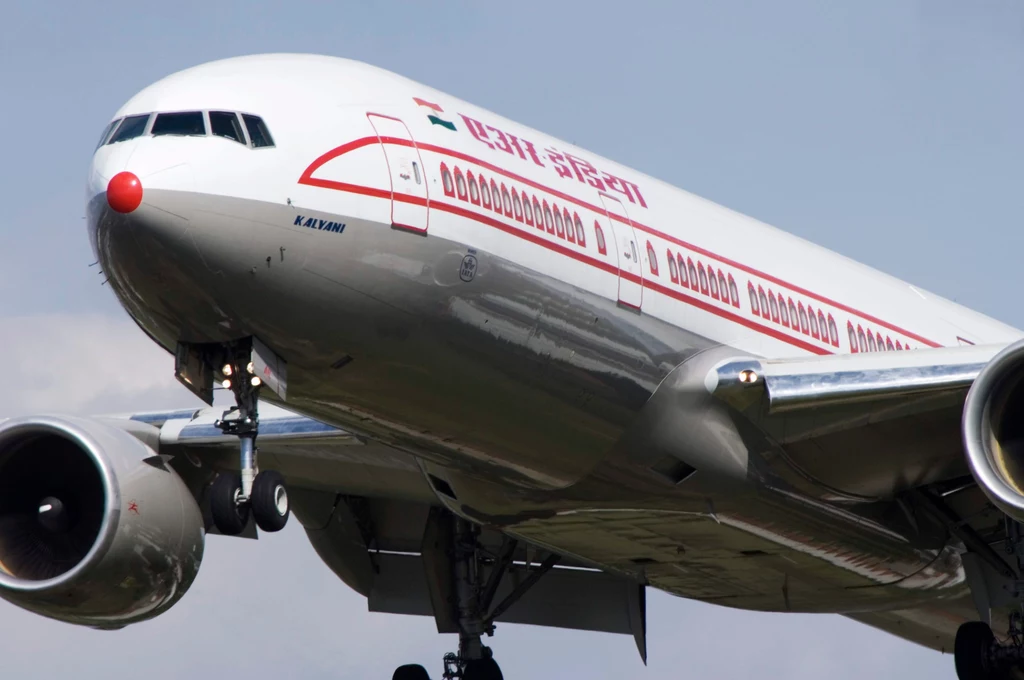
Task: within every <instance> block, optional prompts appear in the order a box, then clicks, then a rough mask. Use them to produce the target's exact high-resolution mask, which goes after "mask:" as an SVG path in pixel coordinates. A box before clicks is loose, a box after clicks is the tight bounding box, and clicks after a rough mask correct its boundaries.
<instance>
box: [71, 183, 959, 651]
mask: <svg viewBox="0 0 1024 680" xmlns="http://www.w3.org/2000/svg"><path fill="white" fill-rule="evenodd" d="M89 212H90V226H91V229H92V236H93V239H94V245H95V248H96V252H97V253H98V255H99V257H100V260H101V263H102V265H103V268H104V272H105V273H106V275H107V276H108V278H109V281H110V284H111V286H112V288H113V289H114V291H115V292H116V294H117V295H118V297H119V299H120V300H121V302H122V303H123V304H124V306H125V307H126V309H127V310H128V311H129V313H130V314H131V315H132V316H133V318H135V319H136V321H137V322H138V323H139V325H140V326H141V327H142V328H143V330H145V332H147V333H148V334H149V335H150V336H151V337H152V338H153V339H154V340H156V341H157V342H158V343H160V344H161V345H162V346H164V347H165V348H167V349H169V350H173V348H174V347H175V345H176V344H177V343H178V342H194V343H201V342H214V341H224V340H231V339H236V338H242V337H246V336H255V337H258V338H259V339H260V340H261V341H262V342H264V343H265V344H266V345H267V346H269V347H272V348H273V349H274V351H275V352H277V353H278V354H279V355H281V356H282V357H283V358H284V359H285V360H287V362H288V371H289V386H288V400H287V406H288V408H289V409H293V410H295V411H298V412H301V413H303V414H306V415H308V416H310V417H313V418H316V419H318V420H320V421H323V422H325V423H329V424H331V425H334V426H337V427H340V428H344V429H345V430H346V431H348V432H350V433H353V434H354V435H355V436H357V437H358V438H359V439H360V440H361V441H366V442H372V443H373V446H374V447H378V448H376V449H374V450H376V451H378V452H379V451H382V450H383V451H389V452H393V454H394V455H396V456H407V457H406V458H403V460H405V461H407V465H406V466H405V468H404V472H403V473H402V474H398V475H396V476H395V477H394V485H395V488H394V489H391V488H389V485H388V484H389V483H388V482H387V481H383V482H382V481H381V479H382V478H381V477H373V480H374V481H373V482H372V483H368V482H367V481H366V480H367V479H368V478H367V477H366V475H362V474H360V473H359V472H357V471H353V473H352V474H350V475H349V474H338V470H339V469H341V467H342V466H343V462H342V461H338V460H336V459H334V458H332V457H331V456H327V455H325V456H323V458H322V459H321V460H313V459H312V458H311V457H309V456H303V457H302V459H303V461H304V462H303V463H301V465H300V464H299V463H297V462H295V461H294V460H290V459H289V457H288V453H287V451H285V452H281V453H275V454H274V455H275V457H276V458H275V462H276V463H280V465H278V466H277V467H279V468H280V469H282V470H283V471H284V472H285V474H286V475H288V476H289V480H290V482H291V483H292V484H293V485H297V486H300V487H302V486H305V487H307V488H321V489H324V490H330V491H334V492H336V493H345V494H353V495H359V494H364V495H376V496H379V497H388V496H389V495H396V496H403V497H407V496H408V495H409V494H410V493H413V492H412V491H410V489H412V488H416V489H417V490H416V491H415V493H417V494H418V493H424V494H425V498H424V500H425V501H429V502H432V503H434V504H443V505H446V506H447V507H448V508H449V509H451V510H453V511H454V512H457V513H459V514H461V515H463V516H465V517H467V518H470V519H473V520H475V521H477V522H479V523H482V524H485V525H488V526H493V527H500V528H501V529H502V530H504V531H506V532H507V533H509V534H512V535H514V536H516V537H519V538H521V539H525V540H526V541H527V542H529V543H531V544H533V545H536V546H541V547H545V548H549V549H551V550H554V551H556V552H559V553H561V554H564V555H567V556H570V557H572V558H573V559H574V560H576V561H577V562H578V563H580V564H586V565H590V566H595V567H599V568H601V569H603V570H605V571H607V572H610V573H612V574H619V575H623V576H627V577H629V578H634V579H640V580H642V581H645V582H647V583H649V584H650V585H652V586H654V587H657V588H660V589H663V590H666V591H668V592H671V593H674V594H677V595H680V596H684V597H689V598H695V599H700V600H704V601H708V602H715V603H719V604H724V605H728V606H734V607H741V608H746V609H760V610H772V611H804V612H839V613H846V614H850V615H852V616H854V617H855V618H858V620H862V621H865V622H867V623H870V624H872V625H877V626H880V627H883V628H885V629H887V630H890V631H891V632H895V633H897V634H900V635H903V636H904V637H908V638H910V639H914V640H916V641H918V642H921V643H923V644H928V645H930V646H932V647H935V648H943V647H945V648H948V647H949V644H950V641H951V639H952V634H953V632H955V629H956V626H957V624H958V623H959V622H961V621H962V620H965V619H968V618H975V616H976V615H975V614H974V613H973V609H972V607H971V606H970V605H969V603H968V601H967V600H966V599H965V596H966V594H967V586H966V583H965V580H964V579H965V577H964V571H963V566H962V564H961V562H960V557H959V553H958V550H957V549H956V541H955V540H954V539H953V538H952V537H951V536H950V535H949V533H948V532H947V531H946V529H945V527H944V526H942V525H941V523H940V522H937V521H935V519H934V518H932V517H930V516H928V515H927V514H926V513H922V512H919V511H918V510H917V509H916V508H915V507H914V505H913V502H912V500H908V498H907V497H905V496H904V495H903V492H905V491H907V490H909V489H912V488H914V487H915V486H919V485H920V484H919V482H920V481H921V480H924V482H925V483H934V482H939V481H942V480H945V479H955V478H957V477H960V476H964V475H966V474H967V471H966V468H965V466H964V464H963V462H962V458H961V457H959V451H955V452H954V455H952V456H949V455H947V451H941V452H939V453H936V452H935V451H934V450H928V449H927V447H920V446H915V447H909V446H907V444H908V442H907V441H905V439H904V440H901V441H892V440H891V439H889V438H887V437H886V436H885V433H884V430H885V428H886V427H887V424H888V425H891V426H893V427H895V425H896V424H897V423H905V422H906V421H905V420H904V419H905V418H908V417H917V418H923V419H927V418H931V419H932V420H933V421H934V422H933V423H932V424H933V426H934V431H935V432H936V433H938V434H944V433H945V432H946V431H947V430H950V431H952V432H954V433H955V432H956V428H957V425H958V422H959V412H958V408H959V406H960V405H962V394H957V393H943V394H939V395H926V396H925V397H923V398H922V399H924V400H931V401H927V402H926V401H921V400H919V401H914V402H912V403H911V402H903V403H901V404H899V405H897V406H898V407H894V408H893V409H892V410H891V411H890V412H889V413H887V414H884V415H882V416H877V413H875V412H874V411H872V410H871V409H868V408H866V407H865V410H864V411H863V412H862V413H857V414H853V415H850V414H849V412H847V411H843V412H839V411H834V412H829V411H828V410H827V409H825V410H823V411H821V412H816V413H815V414H814V415H813V416H805V415H804V416H794V417H792V418H790V419H789V420H788V421H787V423H788V425H787V426H786V427H784V428H782V429H781V430H780V429H779V428H778V422H779V421H777V420H770V419H768V418H767V417H766V414H767V413H768V410H769V409H768V404H767V403H766V402H762V401H760V397H756V396H753V397H749V398H746V397H743V398H740V399H739V400H738V401H737V400H734V399H731V398H730V399H724V398H722V397H721V395H716V394H714V391H713V390H709V389H708V385H707V383H706V378H707V376H708V374H709V373H710V372H711V371H712V370H713V369H714V368H715V367H716V366H719V365H721V364H722V363H723V362H726V361H728V360H729V359H730V358H731V357H735V356H737V355H739V353H738V352H736V351H735V350H732V349H730V348H729V347H726V346H719V345H716V344H715V343H712V342H709V341H708V340H707V339H705V338H701V337H698V336H695V335H693V334H690V333H688V332H686V331H685V330H683V329H680V328H677V327H674V326H671V325H669V324H666V323H663V322H661V321H659V320H657V319H654V318H652V317H650V316H648V315H644V314H640V313H637V312H635V311H633V310H630V309H626V308H623V307H620V306H618V305H617V304H616V303H615V301H613V300H607V299H603V298H599V297H596V296H593V295H590V294H588V293H586V292H584V291H581V290H578V289H575V288H572V287H570V286H568V285H566V284H564V283H561V282H559V281H557V280H555V279H552V278H549V277H544V276H540V275H538V274H536V273H535V272H533V271H531V270H529V269H527V268H523V267H521V266H517V265H515V264H514V263H511V262H509V261H508V260H505V259H502V258H501V257H500V256H499V255H498V254H494V253H487V252H477V251H475V250H472V251H471V250H470V249H468V248H467V247H466V246H464V245H461V244H458V243H454V242H451V241H445V240H443V239H440V238H438V237H436V236H427V237H424V236H421V235H417V234H411V233H408V232H405V231H401V230H396V229H391V228H389V227H387V226H384V225H380V224H375V223H368V222H362V221H360V220H355V219H345V218H344V217H339V216H337V215H316V214H315V213H312V212H311V211H309V210H308V209H304V210H303V214H309V215H311V216H316V217H319V218H321V219H330V220H342V221H344V222H345V223H346V228H345V231H344V233H343V234H330V233H322V232H317V231H311V230H306V229H302V228H301V227H296V226H294V225H293V222H294V217H295V214H296V209H295V208H293V207H291V206H283V205H274V204H262V203H254V202H243V201H236V200H233V199H226V198H220V197H213V196H208V195H199V194H184V193H170V192H160V191H152V192H149V193H147V196H146V202H145V204H144V205H143V206H142V207H141V208H140V209H139V210H137V211H136V212H134V213H132V214H131V215H130V216H124V215H119V214H115V213H112V212H110V211H109V210H108V209H106V207H105V203H104V202H103V197H102V196H98V197H96V198H95V199H94V200H93V201H92V202H91V204H90V210H89ZM199 225H201V228H198V227H199ZM467 255H472V256H473V257H475V258H476V260H477V263H478V265H477V269H476V273H475V276H473V277H472V279H471V280H469V281H466V280H464V278H461V277H460V269H461V265H462V262H463V260H464V258H465V257H466V256H467ZM939 402H941V403H939ZM936 404H938V405H936ZM873 413H874V415H872V414H873ZM858 419H861V420H862V421H863V422H862V424H863V427H862V428H861V429H860V430H857V431H856V432H854V433H853V434H849V433H847V434H845V435H842V437H841V438H842V441H840V442H838V443H837V445H838V449H835V448H832V447H830V446H829V445H828V441H829V440H828V437H829V436H830V433H835V432H837V431H838V430H839V427H838V423H840V422H843V423H845V424H847V425H849V424H850V423H851V422H855V421H858ZM938 434H937V435H936V438H937V440H938V439H939V436H938ZM858 437H860V439H859V440H858ZM875 441H879V442H883V444H882V445H880V446H879V447H877V448H874V447H873V446H870V445H865V444H870V443H873V442H875ZM941 441H945V442H947V443H946V445H945V446H946V448H947V449H948V448H950V445H949V443H948V442H957V441H958V437H957V436H954V437H953V438H952V439H946V438H945V437H942V438H941ZM858 442H859V444H858ZM884 442H888V443H887V444H886V443H884ZM308 446H314V445H313V444H309V445H307V448H308ZM214 448H215V447H214ZM954 448H957V447H954ZM837 451H838V454H837ZM839 454H842V455H839ZM295 460H298V458H296V459H295ZM894 460H895V461H896V464H895V465H894V464H892V462H893V461H894ZM349 463H350V464H352V465H355V466H357V467H358V466H359V465H362V464H364V463H365V461H364V463H359V462H357V463H351V461H349ZM836 465H838V466H839V467H840V468H842V467H843V466H846V467H847V468H851V469H853V472H854V474H851V475H850V476H849V477H841V476H840V477H835V478H832V477H830V476H829V473H828V471H829V470H831V469H834V468H835V466H836ZM410 466H412V467H413V469H412V470H410V469H409V467H410ZM914 471H918V472H914ZM921 471H924V472H921ZM918 473H920V474H918ZM410 475H412V477H410ZM914 475H916V477H915V476H914ZM412 478H414V479H415V480H417V481H415V482H413V481H411V479H412ZM385 479H386V478H385ZM326 480H329V481H326ZM845 480H853V481H851V482H850V485H849V486H848V487H846V488H844V485H845V484H846V481H845ZM883 612H884V613H883Z"/></svg>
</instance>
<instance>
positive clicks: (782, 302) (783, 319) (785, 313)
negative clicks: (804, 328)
mask: <svg viewBox="0 0 1024 680" xmlns="http://www.w3.org/2000/svg"><path fill="white" fill-rule="evenodd" d="M779 322H780V323H781V324H782V325H783V326H785V327H786V328H789V307H788V306H786V299H785V298H784V297H782V296H781V295H780V296H779Z"/></svg>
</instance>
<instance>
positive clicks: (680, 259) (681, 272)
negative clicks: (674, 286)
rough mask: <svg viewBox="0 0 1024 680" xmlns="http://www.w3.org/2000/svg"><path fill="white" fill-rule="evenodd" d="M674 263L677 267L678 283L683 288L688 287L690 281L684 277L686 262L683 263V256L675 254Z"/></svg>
mask: <svg viewBox="0 0 1024 680" xmlns="http://www.w3.org/2000/svg"><path fill="white" fill-rule="evenodd" d="M676 263H677V264H678V265H679V283H680V284H682V285H684V286H688V285H690V281H689V279H687V277H686V262H684V261H683V256H682V255H680V254H679V253H676Z"/></svg>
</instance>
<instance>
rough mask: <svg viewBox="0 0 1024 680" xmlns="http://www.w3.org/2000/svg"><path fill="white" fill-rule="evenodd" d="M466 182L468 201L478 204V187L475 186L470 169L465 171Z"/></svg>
mask: <svg viewBox="0 0 1024 680" xmlns="http://www.w3.org/2000/svg"><path fill="white" fill-rule="evenodd" d="M466 184H467V186H468V187H469V202H470V203H472V204H473V205H480V187H479V186H477V183H476V177H475V176H474V175H473V172H472V171H470V170H467V171H466Z"/></svg>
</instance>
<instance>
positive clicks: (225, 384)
mask: <svg viewBox="0 0 1024 680" xmlns="http://www.w3.org/2000/svg"><path fill="white" fill-rule="evenodd" d="M220 385H221V387H223V388H224V389H226V390H230V389H231V381H230V380H225V381H224V382H222V383H221V384H220Z"/></svg>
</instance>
